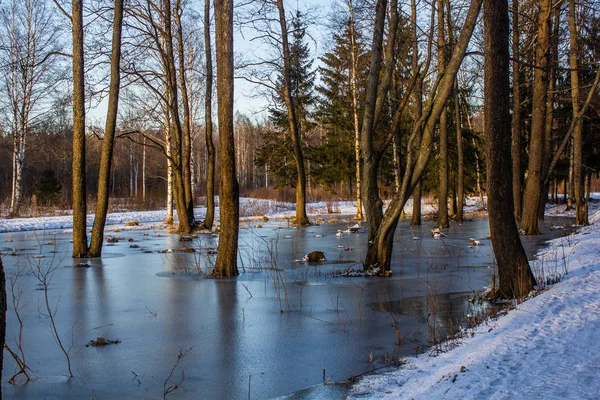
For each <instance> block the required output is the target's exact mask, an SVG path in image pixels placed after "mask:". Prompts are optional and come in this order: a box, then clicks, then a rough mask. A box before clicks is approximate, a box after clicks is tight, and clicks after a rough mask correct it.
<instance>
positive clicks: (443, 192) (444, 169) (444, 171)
mask: <svg viewBox="0 0 600 400" xmlns="http://www.w3.org/2000/svg"><path fill="white" fill-rule="evenodd" d="M437 15H438V21H437V22H438V74H439V75H442V74H443V73H444V70H445V69H446V35H445V33H444V22H445V18H446V17H445V14H444V1H443V0H439V1H438V10H437ZM438 132H439V137H440V154H439V186H438V203H439V206H438V223H437V226H438V227H440V228H447V227H449V226H450V221H449V219H448V109H447V108H444V110H443V111H442V115H441V116H440V123H439V126H438Z"/></svg>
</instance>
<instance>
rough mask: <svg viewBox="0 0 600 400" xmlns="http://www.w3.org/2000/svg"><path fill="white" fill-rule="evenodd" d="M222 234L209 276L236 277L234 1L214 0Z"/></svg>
mask: <svg viewBox="0 0 600 400" xmlns="http://www.w3.org/2000/svg"><path fill="white" fill-rule="evenodd" d="M214 8H215V24H216V34H215V43H216V57H217V96H218V99H219V105H218V119H219V163H220V167H221V183H220V186H219V189H220V190H219V205H220V216H221V233H220V235H219V246H218V247H217V259H216V261H215V267H214V269H213V272H212V274H213V275H214V276H216V277H224V276H234V275H238V274H239V272H238V269H237V251H238V230H239V216H240V211H239V187H238V182H237V176H236V168H235V145H234V135H233V99H234V98H233V70H234V66H233V0H215V1H214Z"/></svg>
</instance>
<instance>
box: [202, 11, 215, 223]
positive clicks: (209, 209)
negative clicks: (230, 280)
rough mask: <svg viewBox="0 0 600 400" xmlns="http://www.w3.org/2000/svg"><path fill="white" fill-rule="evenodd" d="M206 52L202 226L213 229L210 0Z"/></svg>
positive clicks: (205, 18)
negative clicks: (204, 197) (204, 169)
mask: <svg viewBox="0 0 600 400" xmlns="http://www.w3.org/2000/svg"><path fill="white" fill-rule="evenodd" d="M204 49H205V50H204V52H205V54H206V99H205V100H204V113H205V120H206V126H205V127H204V138H205V140H206V216H205V217H204V222H202V226H203V227H204V229H212V227H213V223H214V220H215V145H214V144H213V122H212V91H213V64H212V43H211V40H210V0H205V1H204Z"/></svg>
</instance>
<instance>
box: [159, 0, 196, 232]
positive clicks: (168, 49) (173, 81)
mask: <svg viewBox="0 0 600 400" xmlns="http://www.w3.org/2000/svg"><path fill="white" fill-rule="evenodd" d="M162 3H163V4H162V5H163V10H162V11H163V13H164V19H163V24H164V27H163V32H162V35H163V39H164V43H165V56H164V58H165V64H166V65H165V72H166V79H165V80H166V86H167V91H168V92H167V93H168V96H167V98H168V102H169V104H168V107H169V111H170V117H171V121H170V122H171V134H172V137H173V139H174V141H173V142H174V144H175V148H174V151H173V160H174V162H173V193H174V195H175V207H176V209H177V218H178V219H179V228H178V229H179V232H181V233H190V232H191V231H192V229H193V226H194V218H193V213H192V215H190V213H189V210H188V203H187V201H186V189H185V179H186V172H185V171H186V168H185V166H184V161H185V160H187V161H188V162H189V158H186V156H185V149H184V147H185V135H184V133H183V127H182V126H181V119H180V117H179V101H178V98H179V97H178V90H177V89H178V85H177V70H176V68H175V50H174V49H173V28H172V21H171V19H172V13H171V1H170V0H163V2H162ZM188 177H189V176H188Z"/></svg>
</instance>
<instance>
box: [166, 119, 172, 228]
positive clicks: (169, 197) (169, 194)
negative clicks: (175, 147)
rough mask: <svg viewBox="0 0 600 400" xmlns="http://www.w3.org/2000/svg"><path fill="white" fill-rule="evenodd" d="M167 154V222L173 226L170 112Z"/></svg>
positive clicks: (167, 125) (167, 121) (167, 127)
mask: <svg viewBox="0 0 600 400" xmlns="http://www.w3.org/2000/svg"><path fill="white" fill-rule="evenodd" d="M164 129H165V143H166V146H165V153H166V156H167V219H166V220H165V222H166V223H167V224H169V225H171V224H173V159H172V157H173V153H172V151H171V122H170V117H169V114H168V111H167V112H166V113H165V127H164Z"/></svg>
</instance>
